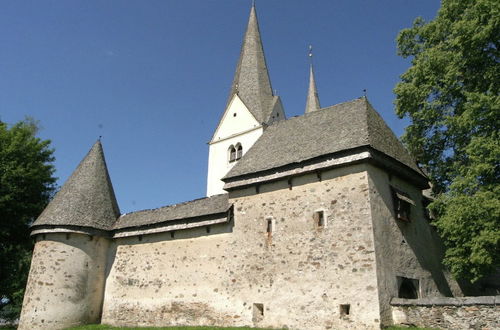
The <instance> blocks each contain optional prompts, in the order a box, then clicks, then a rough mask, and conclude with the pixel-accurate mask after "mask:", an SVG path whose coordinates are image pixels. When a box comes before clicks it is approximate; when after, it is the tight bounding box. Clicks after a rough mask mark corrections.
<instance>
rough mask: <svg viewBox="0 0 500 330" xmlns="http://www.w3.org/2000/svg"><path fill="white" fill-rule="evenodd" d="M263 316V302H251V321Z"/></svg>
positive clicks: (260, 318) (258, 319) (259, 319)
mask: <svg viewBox="0 0 500 330" xmlns="http://www.w3.org/2000/svg"><path fill="white" fill-rule="evenodd" d="M263 318H264V304H257V303H255V304H253V321H254V322H258V321H261V320H262V319H263Z"/></svg>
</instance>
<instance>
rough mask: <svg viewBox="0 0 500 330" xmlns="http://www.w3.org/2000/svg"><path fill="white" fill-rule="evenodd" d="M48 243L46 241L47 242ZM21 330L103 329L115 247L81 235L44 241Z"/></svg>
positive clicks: (54, 236) (35, 262)
mask: <svg viewBox="0 0 500 330" xmlns="http://www.w3.org/2000/svg"><path fill="white" fill-rule="evenodd" d="M42 237H45V238H42ZM37 238H38V239H40V238H42V239H41V240H38V241H37V242H36V244H35V249H34V251H33V258H32V261H31V269H30V274H29V278H28V284H27V286H26V293H25V296H24V301H23V309H22V314H21V318H20V320H21V323H20V324H19V328H18V329H20V330H31V329H50V330H53V329H64V328H67V327H71V326H76V325H80V324H89V323H98V322H99V320H100V314H101V304H102V299H103V294H104V282H105V273H104V272H105V269H106V251H107V249H108V244H109V241H108V240H107V239H105V238H101V237H92V236H88V235H81V234H63V233H54V234H44V235H38V236H37Z"/></svg>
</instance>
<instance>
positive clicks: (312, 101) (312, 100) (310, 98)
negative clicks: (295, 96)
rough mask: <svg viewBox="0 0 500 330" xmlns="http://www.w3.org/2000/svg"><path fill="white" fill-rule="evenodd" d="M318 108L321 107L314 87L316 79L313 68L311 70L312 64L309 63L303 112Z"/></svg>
mask: <svg viewBox="0 0 500 330" xmlns="http://www.w3.org/2000/svg"><path fill="white" fill-rule="evenodd" d="M319 109H321V106H320V105H319V97H318V90H317V88H316V81H315V79H314V70H313V65H312V63H311V67H310V69H309V90H308V91H307V101H306V111H305V113H308V112H313V111H316V110H319Z"/></svg>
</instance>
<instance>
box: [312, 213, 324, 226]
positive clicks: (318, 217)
mask: <svg viewBox="0 0 500 330" xmlns="http://www.w3.org/2000/svg"><path fill="white" fill-rule="evenodd" d="M314 222H315V223H316V227H317V228H324V227H326V219H325V211H316V212H314Z"/></svg>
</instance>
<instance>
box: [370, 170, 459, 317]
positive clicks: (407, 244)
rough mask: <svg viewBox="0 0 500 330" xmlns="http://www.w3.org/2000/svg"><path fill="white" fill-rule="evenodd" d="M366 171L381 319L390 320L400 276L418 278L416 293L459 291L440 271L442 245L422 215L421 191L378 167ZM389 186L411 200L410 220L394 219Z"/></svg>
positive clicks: (433, 293)
mask: <svg viewBox="0 0 500 330" xmlns="http://www.w3.org/2000/svg"><path fill="white" fill-rule="evenodd" d="M368 173H369V183H370V199H371V206H372V214H373V221H374V232H375V244H376V253H377V273H378V286H379V289H380V291H379V292H380V305H381V308H382V311H381V313H382V318H383V323H384V324H390V323H391V317H392V315H391V309H390V304H389V302H390V300H391V298H393V297H398V289H399V286H400V285H401V281H402V278H407V279H412V280H417V281H418V284H417V290H418V296H419V297H432V296H452V295H458V296H460V295H462V292H461V290H460V288H459V287H458V285H457V283H456V282H455V281H453V280H451V278H450V276H449V274H447V273H445V272H443V266H442V264H441V259H442V255H443V249H442V245H441V243H440V241H439V239H438V238H437V236H436V233H435V230H434V229H433V228H432V227H431V226H430V223H429V220H428V219H426V217H425V214H424V207H423V204H422V193H421V191H420V190H419V189H418V188H417V187H415V186H414V185H411V184H409V183H408V182H405V181H404V180H402V179H400V178H399V177H397V176H395V175H390V174H388V173H387V172H386V171H383V170H382V169H380V168H378V167H375V166H371V165H370V166H369V170H368ZM391 186H392V187H394V188H396V189H398V190H400V191H403V192H406V193H407V194H408V195H409V197H410V198H411V199H412V200H413V201H414V203H415V205H412V206H411V213H410V221H402V220H398V219H396V215H395V211H394V201H393V193H392V191H391ZM415 283H416V282H415Z"/></svg>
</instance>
